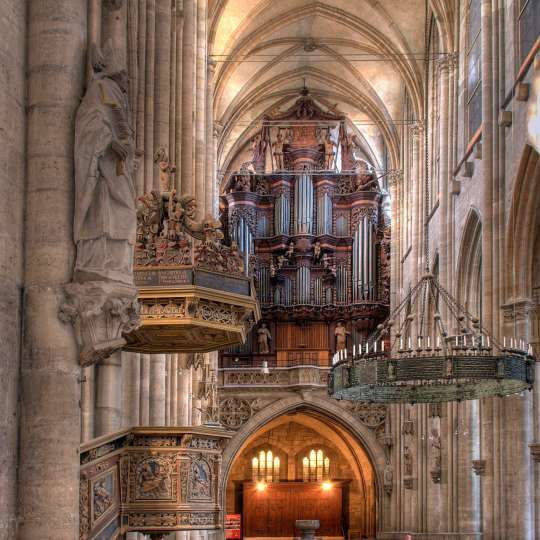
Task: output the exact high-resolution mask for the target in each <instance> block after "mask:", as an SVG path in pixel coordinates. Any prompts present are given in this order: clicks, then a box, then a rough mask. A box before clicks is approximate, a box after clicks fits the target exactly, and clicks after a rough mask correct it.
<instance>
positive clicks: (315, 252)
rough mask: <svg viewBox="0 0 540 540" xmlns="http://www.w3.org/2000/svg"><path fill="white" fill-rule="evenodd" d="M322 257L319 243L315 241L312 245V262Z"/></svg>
mask: <svg viewBox="0 0 540 540" xmlns="http://www.w3.org/2000/svg"><path fill="white" fill-rule="evenodd" d="M321 255H322V248H321V243H320V242H319V241H318V240H317V241H316V242H315V243H314V244H313V260H314V261H315V262H318V261H319V259H320V258H321Z"/></svg>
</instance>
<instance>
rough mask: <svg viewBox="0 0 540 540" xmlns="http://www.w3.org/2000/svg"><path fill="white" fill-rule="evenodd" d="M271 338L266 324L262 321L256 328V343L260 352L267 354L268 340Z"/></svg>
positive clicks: (268, 349) (268, 348)
mask: <svg viewBox="0 0 540 540" xmlns="http://www.w3.org/2000/svg"><path fill="white" fill-rule="evenodd" d="M271 340H272V334H271V333H270V330H269V329H268V327H267V326H266V323H262V324H261V326H260V328H259V329H258V330H257V343H258V344H259V352H260V353H262V354H268V353H269V352H270V341H271Z"/></svg>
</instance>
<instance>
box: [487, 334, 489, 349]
mask: <svg viewBox="0 0 540 540" xmlns="http://www.w3.org/2000/svg"><path fill="white" fill-rule="evenodd" d="M487 346H488V349H489V336H488V337H487Z"/></svg>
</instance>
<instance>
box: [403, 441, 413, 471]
mask: <svg viewBox="0 0 540 540" xmlns="http://www.w3.org/2000/svg"><path fill="white" fill-rule="evenodd" d="M403 465H404V466H403V469H404V473H405V476H412V474H413V462H412V453H411V449H410V448H409V447H408V446H404V447H403Z"/></svg>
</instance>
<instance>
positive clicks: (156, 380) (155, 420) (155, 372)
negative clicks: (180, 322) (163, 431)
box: [149, 354, 166, 426]
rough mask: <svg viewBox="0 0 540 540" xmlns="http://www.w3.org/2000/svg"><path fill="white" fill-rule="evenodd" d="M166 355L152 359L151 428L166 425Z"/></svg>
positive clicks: (154, 356) (157, 355) (159, 355)
mask: <svg viewBox="0 0 540 540" xmlns="http://www.w3.org/2000/svg"><path fill="white" fill-rule="evenodd" d="M165 379H166V378H165V355H164V354H153V355H151V357H150V407H149V415H150V416H149V420H150V425H151V426H164V425H165Z"/></svg>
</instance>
